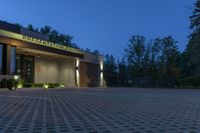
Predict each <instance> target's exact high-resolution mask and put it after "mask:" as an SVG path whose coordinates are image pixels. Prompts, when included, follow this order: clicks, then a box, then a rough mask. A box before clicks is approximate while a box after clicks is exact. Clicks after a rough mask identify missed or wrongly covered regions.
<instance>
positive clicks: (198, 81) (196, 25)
mask: <svg viewBox="0 0 200 133" xmlns="http://www.w3.org/2000/svg"><path fill="white" fill-rule="evenodd" d="M190 21H191V26H190V28H191V30H192V34H191V35H190V37H189V39H190V40H189V43H188V45H187V48H186V51H185V60H187V68H186V72H187V74H188V75H187V76H188V81H187V82H190V83H191V84H192V85H194V86H200V1H197V2H196V3H195V7H194V10H193V14H192V15H191V17H190Z"/></svg>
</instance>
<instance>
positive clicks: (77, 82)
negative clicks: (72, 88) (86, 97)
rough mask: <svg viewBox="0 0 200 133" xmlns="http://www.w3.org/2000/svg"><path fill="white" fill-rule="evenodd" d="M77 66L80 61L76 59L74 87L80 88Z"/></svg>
mask: <svg viewBox="0 0 200 133" xmlns="http://www.w3.org/2000/svg"><path fill="white" fill-rule="evenodd" d="M79 65H80V60H79V59H78V58H77V59H76V66H75V69H76V85H77V87H79V86H80V74H79Z"/></svg>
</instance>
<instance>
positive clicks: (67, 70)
mask: <svg viewBox="0 0 200 133" xmlns="http://www.w3.org/2000/svg"><path fill="white" fill-rule="evenodd" d="M35 83H63V84H65V85H66V86H75V67H74V61H73V60H72V59H63V60H58V59H49V58H48V57H35Z"/></svg>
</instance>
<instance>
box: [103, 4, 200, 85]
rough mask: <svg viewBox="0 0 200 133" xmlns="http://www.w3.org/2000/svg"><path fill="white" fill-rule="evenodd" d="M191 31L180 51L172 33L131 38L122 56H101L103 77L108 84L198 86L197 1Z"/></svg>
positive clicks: (199, 38)
mask: <svg viewBox="0 0 200 133" xmlns="http://www.w3.org/2000/svg"><path fill="white" fill-rule="evenodd" d="M190 20H191V31H192V33H191V35H190V36H189V43H188V44H187V47H186V49H185V51H183V52H180V51H179V49H178V47H177V41H176V40H175V39H174V38H173V37H172V36H167V37H163V38H155V39H153V40H150V41H149V40H146V38H145V37H144V36H139V35H134V36H132V37H131V38H130V40H129V43H128V45H127V46H126V49H125V50H124V53H125V54H124V57H123V58H122V59H121V60H118V61H116V60H115V58H114V56H112V55H106V56H105V58H104V77H105V80H106V83H107V85H108V86H137V87H199V86H200V1H197V2H196V3H195V8H194V10H193V14H192V15H191V17H190Z"/></svg>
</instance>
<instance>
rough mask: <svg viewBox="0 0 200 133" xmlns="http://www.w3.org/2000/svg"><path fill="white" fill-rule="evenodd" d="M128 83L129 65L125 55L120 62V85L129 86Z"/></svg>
mask: <svg viewBox="0 0 200 133" xmlns="http://www.w3.org/2000/svg"><path fill="white" fill-rule="evenodd" d="M127 83H128V80H127V65H126V61H125V58H124V57H123V58H122V60H121V61H120V62H119V63H118V85H120V86H127V85H128V84H127Z"/></svg>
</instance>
